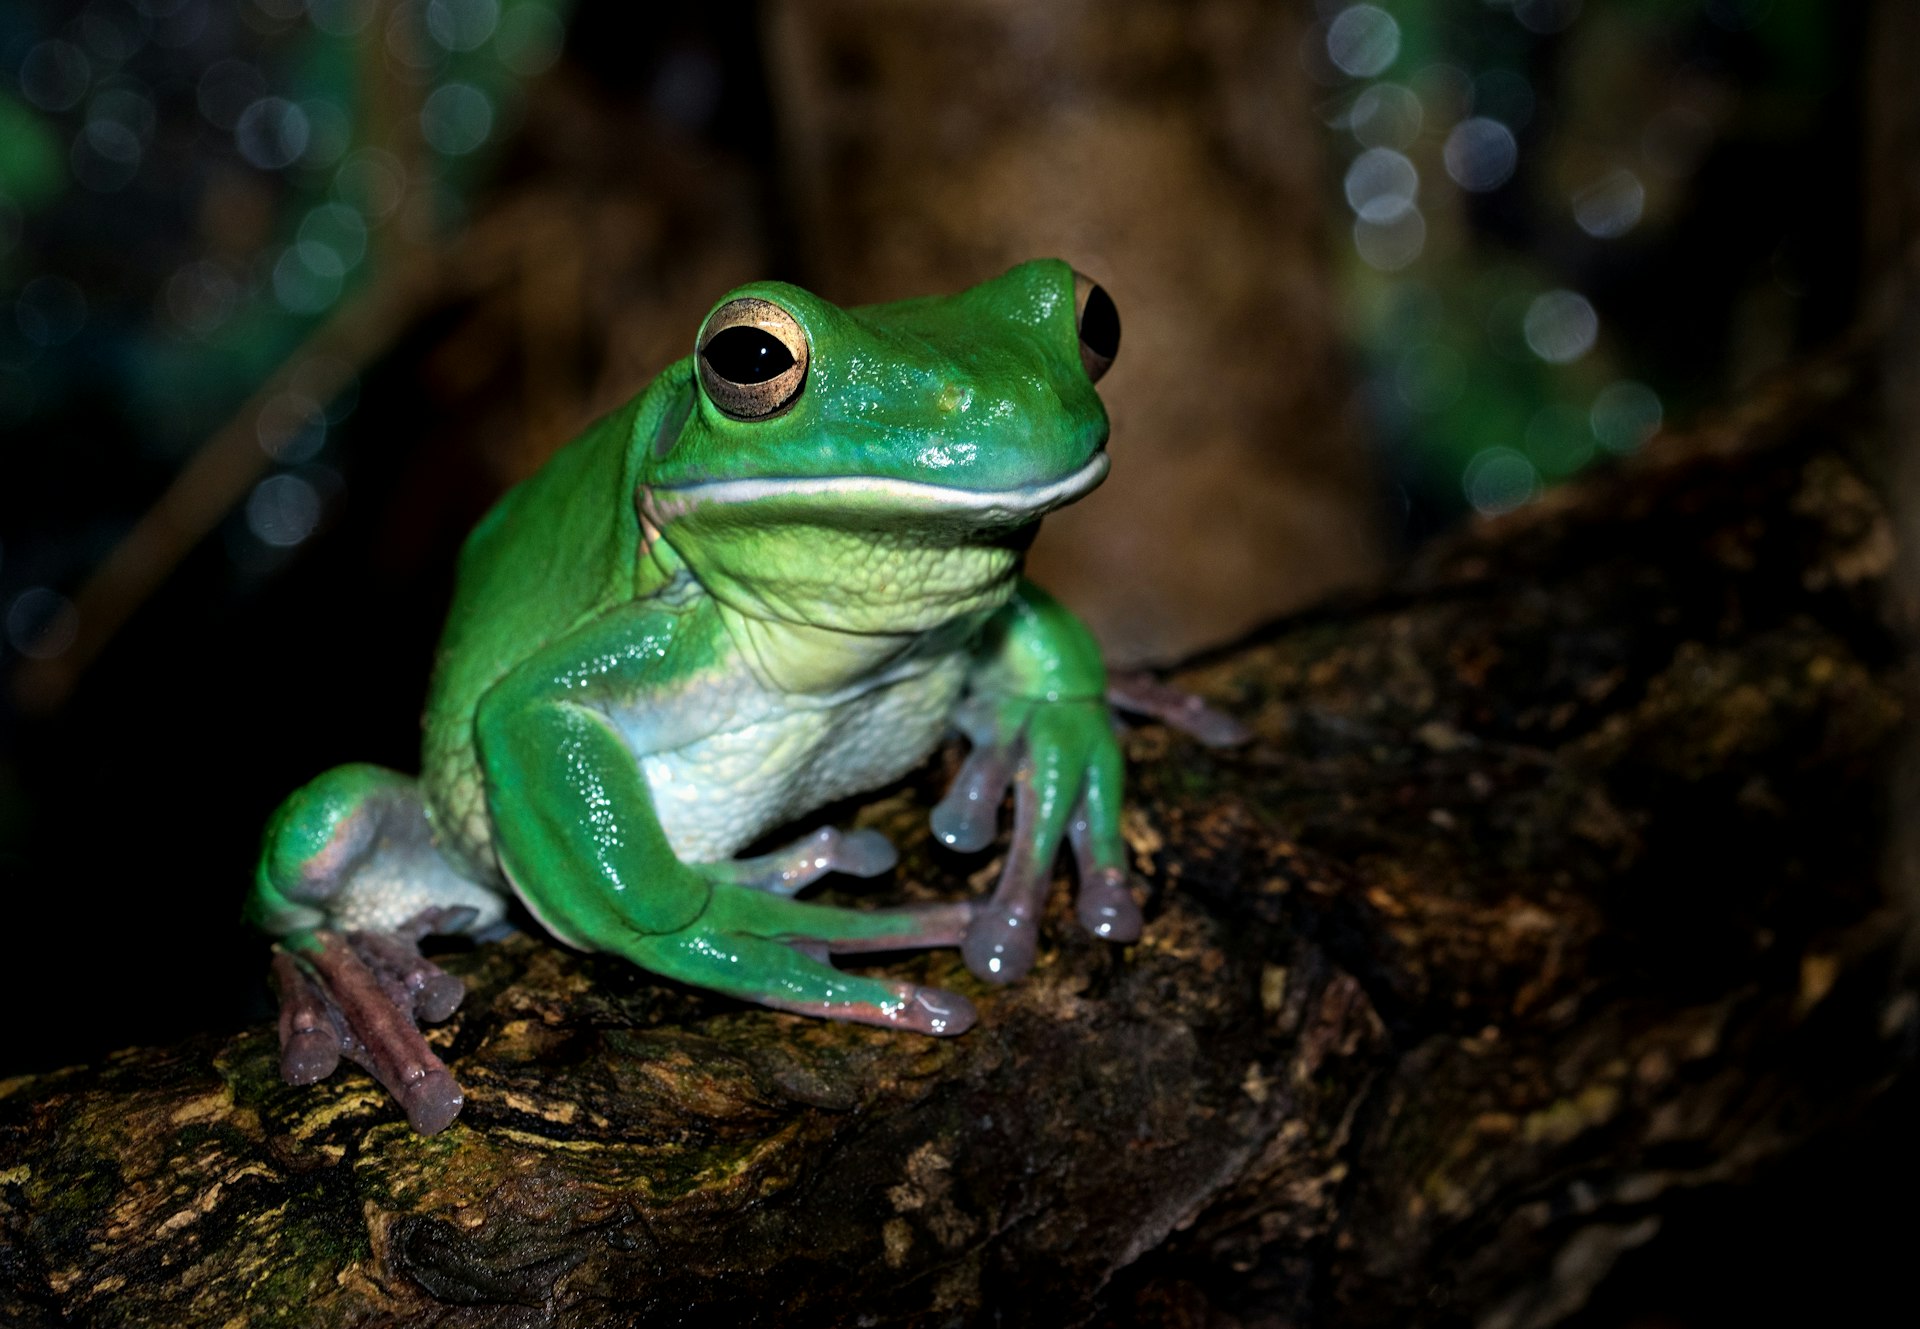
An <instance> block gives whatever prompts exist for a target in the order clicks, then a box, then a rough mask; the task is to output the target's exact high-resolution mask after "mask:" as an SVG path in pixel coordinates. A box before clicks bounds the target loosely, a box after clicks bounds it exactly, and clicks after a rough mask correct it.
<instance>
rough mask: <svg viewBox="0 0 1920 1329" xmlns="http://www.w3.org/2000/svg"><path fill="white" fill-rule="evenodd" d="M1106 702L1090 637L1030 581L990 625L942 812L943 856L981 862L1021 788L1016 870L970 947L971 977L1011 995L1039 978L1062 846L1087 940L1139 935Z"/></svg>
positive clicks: (981, 911)
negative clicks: (1009, 795)
mask: <svg viewBox="0 0 1920 1329" xmlns="http://www.w3.org/2000/svg"><path fill="white" fill-rule="evenodd" d="M1106 688H1107V677H1106V670H1105V668H1104V666H1103V665H1102V664H1101V661H1100V651H1099V647H1098V645H1097V644H1096V643H1095V642H1094V640H1093V635H1092V634H1091V633H1090V632H1088V631H1087V629H1086V627H1085V625H1084V624H1082V623H1081V622H1080V621H1079V620H1078V619H1077V618H1075V617H1074V616H1073V615H1072V614H1071V613H1069V612H1068V611H1067V610H1066V609H1065V608H1064V607H1063V606H1062V605H1061V604H1060V603H1059V602H1058V601H1056V600H1055V599H1053V597H1052V596H1050V595H1048V594H1047V593H1046V592H1044V591H1042V590H1041V589H1040V588H1039V587H1037V586H1035V585H1033V584H1032V583H1031V582H1027V581H1022V582H1021V583H1020V585H1019V588H1018V589H1017V590H1016V591H1015V593H1014V597H1013V600H1012V601H1011V602H1010V603H1009V604H1008V605H1007V607H1006V608H1005V609H1003V610H1001V612H1000V613H999V614H998V615H997V616H996V617H995V618H994V620H993V621H992V622H991V623H990V624H989V625H988V629H987V633H986V635H985V638H984V639H983V642H982V652H981V657H980V663H979V665H978V666H977V668H976V670H975V673H974V676H973V679H972V682H971V695H970V696H969V698H968V700H967V702H966V703H965V705H964V706H963V707H962V708H961V711H960V714H959V715H958V716H957V717H956V720H957V723H958V725H959V727H960V729H961V731H962V732H963V733H964V734H966V736H967V738H968V740H969V741H970V742H971V743H972V745H973V749H972V751H971V752H970V753H969V754H968V756H967V760H966V762H965V764H964V765H963V766H962V767H961V770H960V774H959V775H958V776H957V777H956V778H955V780H954V783H953V788H952V789H951V790H949V791H948V793H947V796H946V797H945V798H944V799H942V800H941V802H940V804H939V806H938V807H936V808H935V809H934V812H933V830H934V834H935V835H936V837H938V838H939V839H940V840H941V841H942V842H944V843H946V844H948V845H950V846H951V847H953V848H955V849H960V850H975V849H981V848H984V847H985V846H986V845H987V844H988V843H989V842H990V841H991V840H992V838H993V833H994V829H995V825H996V822H997V820H998V814H999V807H1000V800H1001V797H1002V796H1003V795H1004V794H1005V793H1006V790H1007V786H1008V785H1009V784H1011V785H1013V787H1014V823H1013V840H1012V843H1011V845H1010V846H1009V848H1008V850H1007V861H1006V865H1005V867H1004V869H1003V870H1002V872H1001V874H1000V881H999V884H998V886H997V887H996V888H995V890H994V893H993V897H992V899H991V900H989V901H988V902H987V903H986V904H985V905H983V906H980V907H979V908H978V909H977V911H976V915H975V918H974V921H973V923H972V924H971V926H970V927H969V930H968V933H967V939H966V942H965V944H964V946H963V947H962V952H963V954H964V955H965V957H966V961H967V967H968V968H970V969H971V970H973V972H974V973H976V974H978V975H979V976H980V977H982V978H984V979H987V980H989V981H991V982H996V983H1007V982H1011V981H1012V980H1014V979H1016V978H1019V977H1021V976H1022V975H1024V974H1025V973H1026V972H1027V971H1028V970H1029V969H1031V968H1032V967H1033V960H1034V954H1035V951H1036V948H1037V946H1038V942H1039V938H1038V929H1039V923H1040V916H1041V913H1042V911H1043V910H1044V907H1045V904H1046V896H1047V886H1048V883H1049V882H1050V881H1051V880H1052V877H1053V865H1054V860H1055V858H1056V857H1057V856H1058V854H1059V851H1060V848H1061V845H1062V843H1063V842H1064V843H1067V844H1070V845H1071V846H1072V849H1073V852H1074V857H1075V859H1076V862H1077V865H1078V867H1079V876H1080V889H1079V895H1078V903H1077V912H1078V915H1079V918H1080V922H1081V924H1082V926H1084V927H1085V928H1086V929H1087V930H1088V931H1090V932H1092V933H1093V934H1094V935H1095V936H1097V937H1103V938H1105V939H1106V940H1108V941H1113V942H1129V941H1133V940H1135V939H1137V938H1138V937H1139V935H1140V927H1141V916H1140V906H1139V905H1138V904H1137V903H1136V902H1135V900H1134V898H1133V892H1132V890H1131V888H1130V883H1131V880H1132V878H1131V876H1130V874H1129V873H1128V871H1127V863H1126V847H1125V844H1124V842H1123V841H1122V839H1121V836H1120V802H1121V792H1122V786H1123V783H1124V780H1123V763H1122V759H1121V753H1120V746H1119V742H1118V740H1117V739H1116V738H1115V737H1114V733H1113V722H1112V718H1111V716H1110V715H1109V714H1108V711H1107V702H1106Z"/></svg>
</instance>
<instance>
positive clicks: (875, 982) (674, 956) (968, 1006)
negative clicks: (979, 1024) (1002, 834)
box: [627, 887, 978, 1036]
mask: <svg viewBox="0 0 1920 1329" xmlns="http://www.w3.org/2000/svg"><path fill="white" fill-rule="evenodd" d="M727 889H737V888H727V887H722V888H719V890H717V891H716V892H715V897H716V903H717V902H718V899H719V896H720V893H721V892H722V891H725V890H727ZM763 898H764V897H763ZM777 903H780V904H785V905H787V906H788V907H789V908H799V909H806V908H812V909H826V906H824V905H812V906H807V905H797V904H794V903H793V902H791V901H778V902H777ZM830 912H833V913H838V914H854V915H856V916H858V917H868V916H869V915H868V913H867V911H863V910H862V911H857V910H846V909H840V910H831V911H830ZM703 921H706V920H703ZM713 921H714V922H716V923H717V922H718V921H719V920H713ZM812 926H813V927H814V928H815V929H817V928H818V927H820V926H823V925H821V924H818V923H815V924H813V925H812ZM962 930H964V928H963V929H962ZM956 939H957V933H956ZM828 944H833V943H831V942H829V943H828ZM941 944H951V943H941ZM627 956H628V958H629V959H631V960H633V961H635V962H636V963H638V964H640V965H643V966H645V967H646V968H648V969H651V970H652V971H653V972H655V973H657V974H664V975H666V976H667V977H669V978H676V979H679V980H680V981H681V982H683V983H690V984H693V985H694V986H696V987H703V988H711V989H713V990H714V991H717V992H724V993H727V994H728V995H729V996H734V997H739V998H742V999H743V1000H746V1001H752V1002H758V1003H759V1004H760V1005H762V1006H772V1007H774V1008H775V1009H777V1010H783V1011H792V1012H794V1013H795V1014H798V1015H814V1016H824V1017H825V1018H827V1019H830V1020H849V1021H852V1022H854V1023H857V1024H873V1025H879V1026H881V1027H883V1028H887V1029H911V1030H914V1031H916V1032H918V1033H922V1034H934V1035H942V1036H944V1035H951V1034H963V1033H965V1032H966V1031H967V1030H968V1029H971V1028H972V1027H973V1023H974V1021H975V1019H977V1018H978V1017H977V1015H976V1013H975V1011H974V1009H973V1003H972V1002H970V1001H968V1000H967V999H966V998H965V997H963V996H961V995H960V994H959V993H957V992H948V991H945V990H944V989H941V988H935V987H922V986H920V985H918V984H915V983H903V982H898V981H895V980H892V979H883V978H869V977H867V976H865V975H863V974H847V973H842V972H841V971H840V970H838V969H835V968H834V967H833V966H832V965H831V964H829V963H827V961H826V960H825V959H823V958H821V957H820V956H818V955H817V954H814V953H813V945H812V944H810V943H809V942H808V941H806V940H805V939H804V938H801V937H798V936H795V937H789V938H782V939H779V940H776V939H773V938H769V937H762V936H754V935H749V934H745V933H741V932H736V931H728V932H719V931H717V930H716V929H715V928H713V927H711V926H709V927H706V928H701V929H688V930H685V931H682V932H676V933H670V934H668V935H666V936H658V937H649V936H641V937H636V938H634V939H633V941H632V943H631V946H630V949H628V950H627Z"/></svg>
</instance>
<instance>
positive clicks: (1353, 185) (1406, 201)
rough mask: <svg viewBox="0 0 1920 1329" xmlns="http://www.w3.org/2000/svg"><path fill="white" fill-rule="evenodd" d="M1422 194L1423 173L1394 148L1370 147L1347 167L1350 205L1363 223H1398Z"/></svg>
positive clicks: (1347, 190)
mask: <svg viewBox="0 0 1920 1329" xmlns="http://www.w3.org/2000/svg"><path fill="white" fill-rule="evenodd" d="M1419 192H1420V173H1419V172H1418V171H1416V170H1415V169H1414V167H1413V163H1412V162H1410V161H1408V160H1407V159H1406V157H1404V156H1402V155H1401V154H1400V153H1398V152H1395V151H1394V150H1393V149H1392V148H1368V149H1367V150H1366V151H1365V152H1363V153H1361V154H1360V155H1359V156H1358V157H1355V158H1354V159H1353V165H1351V166H1349V167H1348V168H1347V178H1346V194H1347V205H1348V206H1349V207H1351V208H1352V209H1353V211H1354V214H1355V215H1356V216H1358V217H1359V218H1360V219H1361V220H1362V221H1369V222H1376V223H1382V222H1390V221H1392V220H1394V219H1395V218H1396V217H1399V216H1401V215H1402V214H1403V213H1405V212H1406V211H1407V210H1408V209H1410V208H1411V207H1413V201H1414V197H1415V195H1417V194H1418V193H1419Z"/></svg>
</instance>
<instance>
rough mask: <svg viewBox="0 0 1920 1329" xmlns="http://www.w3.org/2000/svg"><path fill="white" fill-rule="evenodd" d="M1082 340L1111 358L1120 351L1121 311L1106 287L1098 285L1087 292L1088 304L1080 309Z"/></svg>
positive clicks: (1094, 349) (1089, 346) (1106, 357)
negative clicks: (1116, 306)
mask: <svg viewBox="0 0 1920 1329" xmlns="http://www.w3.org/2000/svg"><path fill="white" fill-rule="evenodd" d="M1080 340H1081V341H1083V342H1085V343H1086V347H1087V349H1088V350H1089V351H1092V352H1093V353H1094V354H1095V355H1097V356H1100V357H1102V358H1103V359H1107V360H1111V359H1113V357H1114V356H1115V355H1117V354H1118V353H1119V351H1120V311H1119V310H1117V309H1115V308H1114V307H1113V297H1112V296H1110V295H1108V294H1107V292H1106V288H1105V287H1102V286H1096V287H1094V288H1093V289H1092V290H1091V291H1088V292H1087V304H1086V307H1085V308H1084V309H1082V310H1081V311H1080Z"/></svg>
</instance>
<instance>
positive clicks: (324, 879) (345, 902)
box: [249, 765, 505, 936]
mask: <svg viewBox="0 0 1920 1329" xmlns="http://www.w3.org/2000/svg"><path fill="white" fill-rule="evenodd" d="M445 909H471V910H473V911H474V916H473V918H472V919H471V921H469V922H468V923H467V924H466V926H465V927H464V928H463V930H464V931H467V932H481V931H484V930H485V929H487V928H490V927H492V926H494V925H495V924H497V923H499V921H500V919H501V917H502V916H503V914H504V913H505V901H504V900H503V899H502V897H501V896H500V895H499V894H498V893H497V892H495V891H492V890H489V889H488V888H487V887H485V886H483V885H480V884H478V883H476V882H472V881H469V880H467V879H466V878H465V877H462V876H461V875H460V874H459V873H458V872H456V871H455V870H454V868H453V866H452V865H451V864H450V863H449V862H448V861H447V860H446V859H445V858H443V857H442V856H441V854H440V852H439V850H437V849H436V848H435V847H434V844H433V833H432V827H431V825H430V824H429V822H428V820H427V812H426V805H425V803H424V801H423V800H422V798H421V795H420V790H419V786H418V785H417V784H415V782H414V781H412V780H410V779H408V778H407V777H405V776H403V775H400V774H398V773H396V772H393V771H389V770H384V769H382V768H380V767H378V766H368V765H354V766H338V767H335V768H334V769H333V770H330V771H328V772H326V773H325V774H324V775H321V776H320V777H319V778H318V779H316V780H314V781H312V782H311V783H310V784H308V785H306V786H305V787H304V788H302V789H300V790H299V791H297V792H296V793H295V794H294V795H293V796H292V797H290V798H288V799H287V801H286V802H285V803H284V804H282V805H281V807H280V810H279V811H278V812H276V813H275V814H274V817H273V820H272V822H271V823H270V825H269V827H268V830H267V842H266V846H265V849H264V852H263V853H262V855H261V862H260V871H259V874H258V877H257V879H256V882H255V887H254V893H253V896H252V898H251V900H250V901H249V912H250V914H251V915H252V916H253V918H254V920H255V921H256V922H257V923H259V924H260V926H261V927H262V928H264V929H265V930H266V931H268V932H270V933H273V934H275V935H278V936H285V935H288V934H291V933H295V932H305V931H310V930H312V929H315V928H332V929H335V930H338V931H368V932H392V931H396V930H398V929H400V928H401V927H402V925H403V924H405V923H407V922H408V921H409V920H410V919H413V918H416V917H418V916H419V915H420V914H422V913H423V912H425V911H428V910H445Z"/></svg>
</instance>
